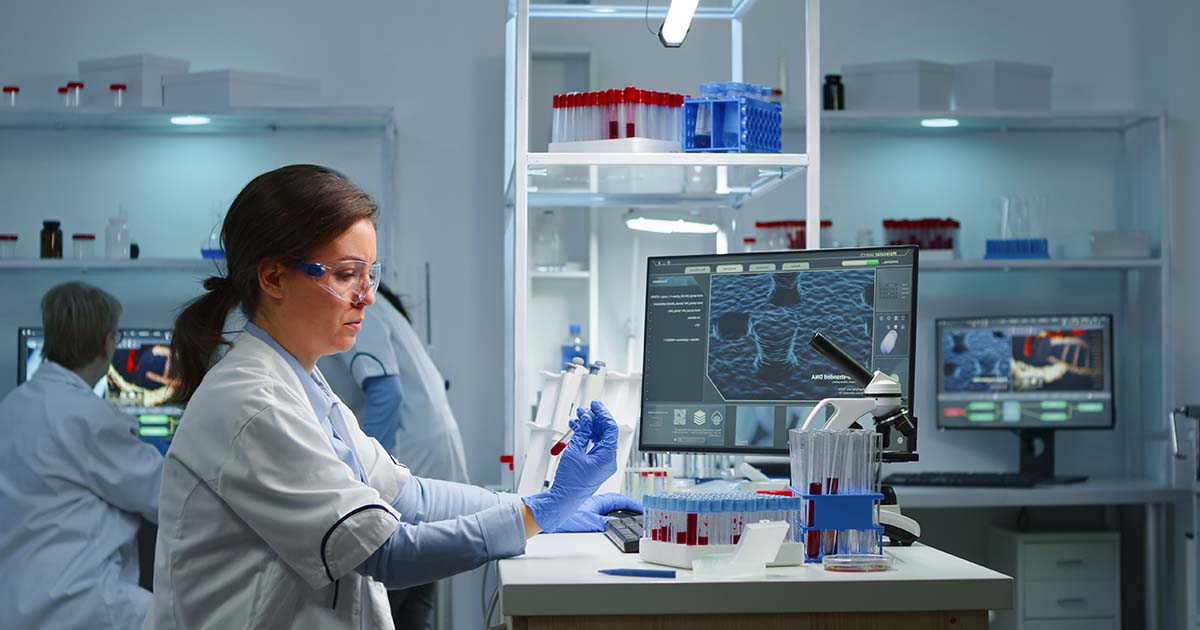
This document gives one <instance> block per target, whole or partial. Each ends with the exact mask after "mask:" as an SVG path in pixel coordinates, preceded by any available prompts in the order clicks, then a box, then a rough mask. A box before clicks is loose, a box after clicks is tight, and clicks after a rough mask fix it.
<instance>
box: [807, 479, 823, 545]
mask: <svg viewBox="0 0 1200 630" xmlns="http://www.w3.org/2000/svg"><path fill="white" fill-rule="evenodd" d="M808 493H809V494H812V495H819V494H821V482H820V481H813V482H810V483H809V484H808ZM816 524H817V506H816V502H815V501H813V500H811V499H809V501H808V526H809V527H813V526H814V525H816ZM805 543H806V552H807V553H808V557H809V559H816V558H817V557H818V556H820V555H821V531H820V530H816V529H810V530H808V539H807V540H806V541H805Z"/></svg>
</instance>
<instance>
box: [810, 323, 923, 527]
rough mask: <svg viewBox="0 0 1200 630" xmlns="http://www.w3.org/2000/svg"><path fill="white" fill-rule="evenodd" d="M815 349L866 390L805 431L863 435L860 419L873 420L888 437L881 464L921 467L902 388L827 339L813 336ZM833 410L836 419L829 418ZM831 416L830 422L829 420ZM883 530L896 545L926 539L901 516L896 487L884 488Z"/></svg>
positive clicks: (813, 416) (819, 412) (829, 404)
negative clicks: (845, 431)
mask: <svg viewBox="0 0 1200 630" xmlns="http://www.w3.org/2000/svg"><path fill="white" fill-rule="evenodd" d="M809 345H810V346H812V347H813V349H814V350H816V351H817V352H818V353H820V354H821V356H823V357H825V358H826V359H828V360H829V362H830V363H832V364H833V365H835V366H837V368H838V369H839V370H841V372H842V373H843V374H845V375H846V376H849V377H850V378H851V379H853V380H854V382H856V383H858V384H859V385H860V386H862V388H863V395H862V396H861V397H859V398H826V399H824V400H822V401H821V402H819V403H817V406H816V407H814V408H813V410H812V411H811V412H810V413H809V414H808V417H807V418H805V420H804V424H802V425H801V427H800V428H801V429H805V430H808V429H861V428H863V427H862V426H861V425H860V424H859V423H858V420H859V418H862V417H863V416H865V415H867V414H870V415H871V418H872V419H873V420H874V424H875V426H874V430H875V431H877V432H879V433H880V434H882V435H883V453H882V455H881V457H880V461H881V462H915V461H917V459H918V457H919V456H918V455H917V418H916V417H915V416H913V415H912V414H911V413H910V412H909V410H908V409H905V408H904V406H903V405H902V401H901V392H900V382H899V380H897V379H896V378H895V377H893V376H891V375H888V374H884V373H883V372H880V371H878V370H876V371H875V372H874V373H872V372H871V371H870V370H867V368H865V367H863V366H862V365H860V364H859V363H858V361H855V360H854V358H853V357H851V356H850V355H849V354H847V353H846V351H844V350H842V349H841V348H840V347H838V345H837V344H835V343H834V342H833V341H832V340H830V339H829V338H828V337H826V336H825V335H823V334H821V333H820V332H817V333H815V334H813V337H812V339H811V340H810V341H809ZM830 409H832V411H833V413H832V414H831V415H830V414H827V411H828V410H830ZM827 415H828V417H826V416H827ZM880 492H881V493H882V494H883V497H884V498H883V503H882V504H881V505H880V514H879V524H880V525H882V526H883V529H884V535H885V536H887V537H888V538H889V539H891V541H892V542H893V543H895V544H900V545H911V544H912V543H913V542H915V541H916V540H917V539H918V538H920V536H921V526H920V525H919V524H917V522H916V521H915V520H913V519H911V518H908V517H906V516H902V515H901V514H900V506H899V504H898V503H897V502H896V492H895V491H894V490H893V489H892V488H891V486H883V487H881V488H880Z"/></svg>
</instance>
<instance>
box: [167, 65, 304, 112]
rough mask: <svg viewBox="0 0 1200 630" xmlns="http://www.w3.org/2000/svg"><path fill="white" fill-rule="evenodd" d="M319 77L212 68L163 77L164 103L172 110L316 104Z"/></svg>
mask: <svg viewBox="0 0 1200 630" xmlns="http://www.w3.org/2000/svg"><path fill="white" fill-rule="evenodd" d="M320 96H321V83H320V82H319V81H317V80H316V79H305V78H302V77H289V76H284V75H279V74H266V73H263V72H246V71H244V70H211V71H208V72H192V73H190V74H173V75H169V76H165V77H163V105H164V106H166V107H168V108H170V109H180V110H183V109H223V108H227V107H260V106H267V107H296V106H302V105H315V104H316V103H317V100H318V99H319V98H320Z"/></svg>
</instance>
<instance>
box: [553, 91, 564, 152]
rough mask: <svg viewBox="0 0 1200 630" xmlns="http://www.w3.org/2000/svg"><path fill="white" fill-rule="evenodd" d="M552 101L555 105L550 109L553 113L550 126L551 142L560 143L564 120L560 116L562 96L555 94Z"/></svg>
mask: <svg viewBox="0 0 1200 630" xmlns="http://www.w3.org/2000/svg"><path fill="white" fill-rule="evenodd" d="M552 101H553V105H551V109H550V111H551V113H552V115H551V117H550V119H551V121H552V123H551V125H550V142H558V141H559V133H560V129H561V127H562V119H561V118H560V115H561V114H562V95H561V94H555V95H554V98H553V99H552Z"/></svg>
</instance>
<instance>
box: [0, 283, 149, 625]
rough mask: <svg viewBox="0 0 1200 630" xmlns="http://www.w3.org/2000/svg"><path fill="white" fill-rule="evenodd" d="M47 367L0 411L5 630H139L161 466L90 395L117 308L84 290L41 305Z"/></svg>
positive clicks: (125, 419) (79, 286)
mask: <svg viewBox="0 0 1200 630" xmlns="http://www.w3.org/2000/svg"><path fill="white" fill-rule="evenodd" d="M41 306H42V327H43V328H44V332H45V336H46V345H45V348H44V349H43V355H44V357H45V359H46V361H45V362H44V363H42V365H41V366H40V367H39V368H38V370H37V372H36V373H34V374H33V376H32V377H31V378H30V379H29V381H28V382H26V383H25V384H23V385H21V386H20V387H17V388H16V389H14V390H13V391H11V392H9V394H8V395H7V396H5V397H4V400H3V401H2V402H0V576H3V578H2V579H0V611H3V612H2V613H0V627H3V628H21V629H25V628H29V629H37V630H56V629H62V630H68V629H69V630H75V629H77V628H89V629H102V628H103V629H108V628H112V629H120V630H128V629H130V628H138V627H140V626H141V624H142V620H143V619H144V618H145V616H146V612H147V611H148V610H149V608H150V599H151V595H150V592H149V591H147V590H145V589H143V588H141V587H139V586H138V558H137V546H136V541H135V538H136V535H137V530H138V526H139V525H140V522H141V519H142V518H145V519H148V520H150V521H151V522H157V521H158V492H159V485H160V482H161V478H162V466H163V458H162V455H160V454H159V452H158V450H157V449H155V448H154V447H153V446H151V445H149V444H147V443H145V442H142V441H141V440H139V439H138V437H137V420H136V419H134V418H133V417H132V416H128V415H126V414H123V413H121V412H119V411H117V410H116V409H114V408H113V407H112V406H111V405H109V404H108V403H106V402H105V401H104V400H103V399H101V398H99V397H98V396H96V394H95V393H94V392H93V390H92V388H93V387H94V386H95V384H96V383H97V382H98V381H99V380H100V379H101V378H102V377H104V375H105V374H106V373H107V371H108V366H109V364H110V363H111V361H112V356H113V352H114V351H115V349H116V346H117V343H118V342H119V341H120V339H119V336H118V333H117V320H118V319H119V318H120V316H121V304H120V303H119V302H118V301H117V300H116V298H114V297H113V296H111V295H109V294H108V293H106V292H104V291H102V290H100V289H98V288H96V287H93V286H89V285H87V284H84V283H82V282H68V283H66V284H61V285H58V286H56V287H54V288H52V289H50V291H48V292H47V293H46V295H45V296H44V297H43V298H42V305H41Z"/></svg>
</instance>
